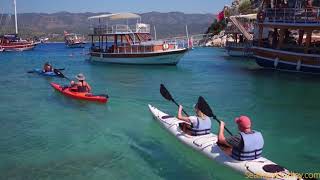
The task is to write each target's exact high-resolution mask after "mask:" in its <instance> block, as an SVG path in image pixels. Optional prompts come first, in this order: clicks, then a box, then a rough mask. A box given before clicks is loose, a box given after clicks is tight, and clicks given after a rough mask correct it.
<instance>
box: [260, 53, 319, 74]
mask: <svg viewBox="0 0 320 180" xmlns="http://www.w3.org/2000/svg"><path fill="white" fill-rule="evenodd" d="M254 58H255V60H256V63H257V64H258V65H259V66H261V67H264V68H268V69H275V70H284V71H294V72H304V73H314V74H319V73H320V61H319V60H320V56H319V55H312V54H302V53H293V52H289V51H288V52H287V51H279V50H272V49H266V48H256V50H255V54H254Z"/></svg>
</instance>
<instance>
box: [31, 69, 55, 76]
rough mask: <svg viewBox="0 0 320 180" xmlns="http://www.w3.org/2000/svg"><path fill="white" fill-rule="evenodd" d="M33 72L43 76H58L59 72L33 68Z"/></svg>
mask: <svg viewBox="0 0 320 180" xmlns="http://www.w3.org/2000/svg"><path fill="white" fill-rule="evenodd" d="M33 72H35V73H38V74H39V75H42V76H57V74H56V73H54V72H43V71H42V69H33Z"/></svg>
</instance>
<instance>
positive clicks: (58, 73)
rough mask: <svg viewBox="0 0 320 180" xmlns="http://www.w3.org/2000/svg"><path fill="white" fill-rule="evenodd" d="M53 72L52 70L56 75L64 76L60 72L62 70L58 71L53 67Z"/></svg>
mask: <svg viewBox="0 0 320 180" xmlns="http://www.w3.org/2000/svg"><path fill="white" fill-rule="evenodd" d="M53 72H54V73H55V74H56V75H57V76H59V77H62V78H65V76H64V75H63V74H62V72H61V71H59V70H58V69H53Z"/></svg>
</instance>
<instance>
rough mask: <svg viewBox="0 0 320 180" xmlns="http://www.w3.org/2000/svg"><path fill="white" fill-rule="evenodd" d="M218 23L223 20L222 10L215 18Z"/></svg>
mask: <svg viewBox="0 0 320 180" xmlns="http://www.w3.org/2000/svg"><path fill="white" fill-rule="evenodd" d="M217 19H218V21H222V20H223V19H224V10H222V11H221V12H220V13H219V14H218V16H217Z"/></svg>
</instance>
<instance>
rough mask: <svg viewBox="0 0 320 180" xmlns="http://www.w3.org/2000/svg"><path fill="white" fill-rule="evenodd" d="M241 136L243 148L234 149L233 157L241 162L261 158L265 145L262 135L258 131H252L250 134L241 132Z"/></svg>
mask: <svg viewBox="0 0 320 180" xmlns="http://www.w3.org/2000/svg"><path fill="white" fill-rule="evenodd" d="M240 136H241V140H242V143H241V144H242V146H243V147H241V148H238V147H233V148H232V154H231V157H232V158H233V159H236V160H239V161H245V160H254V159H258V158H260V157H261V154H262V150H263V145H264V140H263V137H262V134H261V133H260V132H258V131H251V132H249V133H244V132H240ZM227 141H228V140H227Z"/></svg>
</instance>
